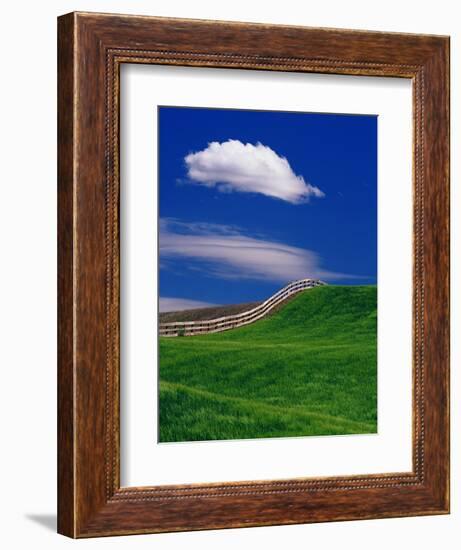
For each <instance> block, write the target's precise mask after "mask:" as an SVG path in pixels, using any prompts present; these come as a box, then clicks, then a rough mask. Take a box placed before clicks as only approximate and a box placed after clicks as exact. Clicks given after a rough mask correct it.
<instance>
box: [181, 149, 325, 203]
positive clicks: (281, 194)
mask: <svg viewBox="0 0 461 550" xmlns="http://www.w3.org/2000/svg"><path fill="white" fill-rule="evenodd" d="M184 160H185V162H186V166H187V169H188V176H189V179H190V180H192V181H194V182H197V183H199V184H203V185H206V186H208V187H215V186H216V188H217V189H218V190H219V191H222V192H229V191H238V192H242V193H260V194H262V195H266V196H268V197H273V198H277V199H281V200H283V201H287V202H290V203H292V204H299V203H302V202H306V201H307V200H309V198H310V197H323V196H324V193H323V192H322V191H321V190H320V189H319V188H318V187H314V186H313V185H311V184H310V183H307V182H306V181H304V178H303V177H302V176H297V175H296V174H295V173H294V172H293V170H292V168H291V166H290V164H289V162H288V160H287V159H286V158H285V157H281V156H279V155H278V154H277V153H276V152H275V151H273V150H272V149H271V148H270V147H268V146H266V145H263V144H262V143H257V144H256V145H253V144H251V143H242V142H241V141H239V140H235V139H230V140H228V141H225V142H222V143H219V142H217V141H214V142H212V143H210V144H209V145H208V147H207V148H206V149H204V150H203V151H198V152H196V153H190V154H189V155H187V156H186V157H185V159H184Z"/></svg>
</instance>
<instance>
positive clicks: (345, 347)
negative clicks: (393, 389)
mask: <svg viewBox="0 0 461 550" xmlns="http://www.w3.org/2000/svg"><path fill="white" fill-rule="evenodd" d="M376 304H377V288H376V286H323V287H318V288H315V289H311V290H308V291H304V292H302V293H300V294H297V295H296V296H294V297H293V299H292V300H291V301H289V302H288V303H285V304H283V306H282V307H281V308H280V309H279V310H278V311H277V312H276V313H274V314H273V315H272V316H270V317H267V318H264V319H261V320H260V321H257V322H255V323H253V324H251V325H247V326H245V327H241V328H237V329H232V330H228V331H226V332H221V333H216V334H208V335H201V336H188V337H186V338H160V441H197V440H213V439H245V438H259V437H286V436H302V435H326V434H358V433H375V432H376V429H377V363H376V361H377V343H376V328H377V306H376Z"/></svg>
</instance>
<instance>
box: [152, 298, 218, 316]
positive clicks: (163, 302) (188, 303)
mask: <svg viewBox="0 0 461 550" xmlns="http://www.w3.org/2000/svg"><path fill="white" fill-rule="evenodd" d="M215 305H216V304H210V303H209V302H201V301H200V300H188V299H187V298H169V297H167V296H160V298H159V311H160V313H164V312H166V311H185V310H188V309H198V308H202V307H213V306H215Z"/></svg>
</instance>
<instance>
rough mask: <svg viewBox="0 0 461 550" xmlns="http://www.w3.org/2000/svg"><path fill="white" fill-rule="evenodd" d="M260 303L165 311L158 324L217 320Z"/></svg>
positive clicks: (161, 314)
mask: <svg viewBox="0 0 461 550" xmlns="http://www.w3.org/2000/svg"><path fill="white" fill-rule="evenodd" d="M259 304H262V302H247V303H244V304H229V305H227V306H214V307H204V308H199V309H187V310H185V311H165V312H162V313H160V316H159V317H160V323H175V322H185V321H205V320H208V319H217V318H218V317H224V316H227V315H235V314H236V313H242V312H243V311H248V310H250V309H252V308H254V307H256V306H259Z"/></svg>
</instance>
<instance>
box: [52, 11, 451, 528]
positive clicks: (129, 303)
mask: <svg viewBox="0 0 461 550" xmlns="http://www.w3.org/2000/svg"><path fill="white" fill-rule="evenodd" d="M58 50H59V57H58V69H59V90H58V91H59V93H58V96H59V105H58V107H59V109H58V110H59V113H58V133H59V163H58V190H59V194H58V196H59V204H58V221H59V227H58V233H59V246H58V249H59V286H58V291H59V311H58V314H59V327H58V343H59V349H58V361H59V364H58V392H59V400H58V403H59V409H58V435H59V441H58V452H59V456H58V458H59V460H58V462H59V472H58V497H59V498H58V530H59V532H60V533H62V534H65V535H67V536H70V537H97V536H107V535H118V534H120V535H121V534H135V533H150V532H152V533H154V532H164V531H181V530H195V529H217V528H228V527H241V526H258V525H273V524H290V523H291V524H292V523H309V522H319V521H335V520H351V519H363V518H384V517H396V516H409V515H428V514H443V513H448V511H449V133H448V132H449V111H448V110H449V83H448V75H449V40H448V38H447V37H440V36H429V35H409V34H389V33H377V32H365V31H346V30H337V29H314V28H306V27H287V26H269V25H258V24H247V23H227V22H216V21H195V20H179V19H165V18H155V17H138V16H121V15H110V14H105V15H103V14H91V13H72V14H68V15H65V16H62V17H60V18H59V22H58Z"/></svg>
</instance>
